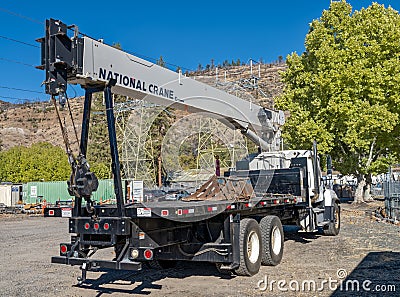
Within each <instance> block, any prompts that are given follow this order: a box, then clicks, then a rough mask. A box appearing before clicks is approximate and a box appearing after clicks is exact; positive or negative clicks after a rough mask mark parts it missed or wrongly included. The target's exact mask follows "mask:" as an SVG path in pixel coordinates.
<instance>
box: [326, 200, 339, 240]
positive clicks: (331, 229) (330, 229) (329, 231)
mask: <svg viewBox="0 0 400 297" xmlns="http://www.w3.org/2000/svg"><path fill="white" fill-rule="evenodd" d="M333 217H334V221H333V222H329V224H328V225H326V226H324V235H327V236H336V235H338V234H339V231H340V206H339V204H338V203H335V205H334V206H333Z"/></svg>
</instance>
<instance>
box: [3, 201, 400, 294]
mask: <svg viewBox="0 0 400 297" xmlns="http://www.w3.org/2000/svg"><path fill="white" fill-rule="evenodd" d="M378 204H379V203H377V202H375V203H373V204H370V205H363V206H358V207H354V206H351V205H342V229H341V232H340V234H339V235H338V236H336V237H325V236H321V235H318V234H302V233H294V232H293V231H291V230H290V229H285V251H284V256H283V260H282V262H281V264H280V265H278V266H276V267H262V268H261V270H260V272H259V273H258V274H257V275H255V276H253V277H238V276H233V275H221V274H219V273H218V272H217V271H216V269H215V268H214V266H213V265H211V264H208V263H180V264H179V265H178V266H177V268H174V269H166V270H161V271H160V270H153V269H147V268H144V269H143V271H141V272H130V271H117V272H116V271H103V272H98V273H94V272H88V282H87V284H85V285H84V286H83V287H78V286H76V283H77V282H76V277H77V276H79V275H80V270H79V268H78V267H70V266H66V265H57V264H51V263H50V257H51V256H53V255H57V254H58V244H59V243H60V242H66V241H68V240H69V234H68V233H67V223H68V221H67V220H66V219H62V218H46V219H45V218H42V217H27V216H24V215H18V216H11V217H10V216H8V217H5V216H3V217H0V263H1V264H0V265H1V266H0V267H1V268H0V296H132V295H134V294H138V295H150V296H167V295H168V296H169V295H173V296H185V297H186V296H190V295H193V294H195V295H196V297H198V296H267V295H268V296H400V227H399V226H395V225H391V224H386V223H382V222H377V221H375V220H373V219H371V218H370V217H369V216H366V214H365V211H366V210H368V209H369V210H371V209H373V208H376V207H377V206H378ZM110 258H112V255H111V252H110ZM346 276H347V278H345V277H346ZM314 283H315V287H313V284H314ZM357 283H358V285H359V288H360V290H359V291H356V289H357ZM340 284H341V285H340ZM278 285H279V286H278ZM297 285H298V287H297ZM363 285H364V288H363ZM336 287H337V289H336V290H335V288H336ZM346 287H347V290H346ZM352 288H353V289H354V290H352ZM394 290H395V291H394ZM378 291H379V292H378ZM382 291H385V292H382ZM388 291H391V292H388Z"/></svg>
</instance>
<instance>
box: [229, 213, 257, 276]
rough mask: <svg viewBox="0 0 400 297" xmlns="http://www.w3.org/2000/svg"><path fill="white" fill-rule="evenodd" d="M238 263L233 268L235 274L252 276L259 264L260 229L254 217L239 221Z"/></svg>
mask: <svg viewBox="0 0 400 297" xmlns="http://www.w3.org/2000/svg"><path fill="white" fill-rule="evenodd" d="M239 243H240V264H239V268H237V269H235V273H236V274H237V275H243V276H252V275H254V274H256V273H257V272H258V271H259V270H260V266H261V246H262V245H261V231H260V226H259V225H258V223H257V221H256V220H254V219H243V220H241V221H240V235H239Z"/></svg>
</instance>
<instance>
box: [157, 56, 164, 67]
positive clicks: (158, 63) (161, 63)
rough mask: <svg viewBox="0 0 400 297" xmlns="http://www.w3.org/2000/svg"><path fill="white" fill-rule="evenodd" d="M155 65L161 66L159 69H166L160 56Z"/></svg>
mask: <svg viewBox="0 0 400 297" xmlns="http://www.w3.org/2000/svg"><path fill="white" fill-rule="evenodd" d="M156 64H157V65H158V66H161V67H164V68H165V67H166V64H165V61H164V58H163V57H162V56H160V58H159V59H158V60H157V61H156Z"/></svg>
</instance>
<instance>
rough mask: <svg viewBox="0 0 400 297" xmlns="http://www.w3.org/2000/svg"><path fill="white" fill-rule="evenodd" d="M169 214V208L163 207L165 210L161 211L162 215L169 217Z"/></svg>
mask: <svg viewBox="0 0 400 297" xmlns="http://www.w3.org/2000/svg"><path fill="white" fill-rule="evenodd" d="M168 214H169V211H168V209H163V210H162V211H161V215H162V216H163V217H167V216H168Z"/></svg>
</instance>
